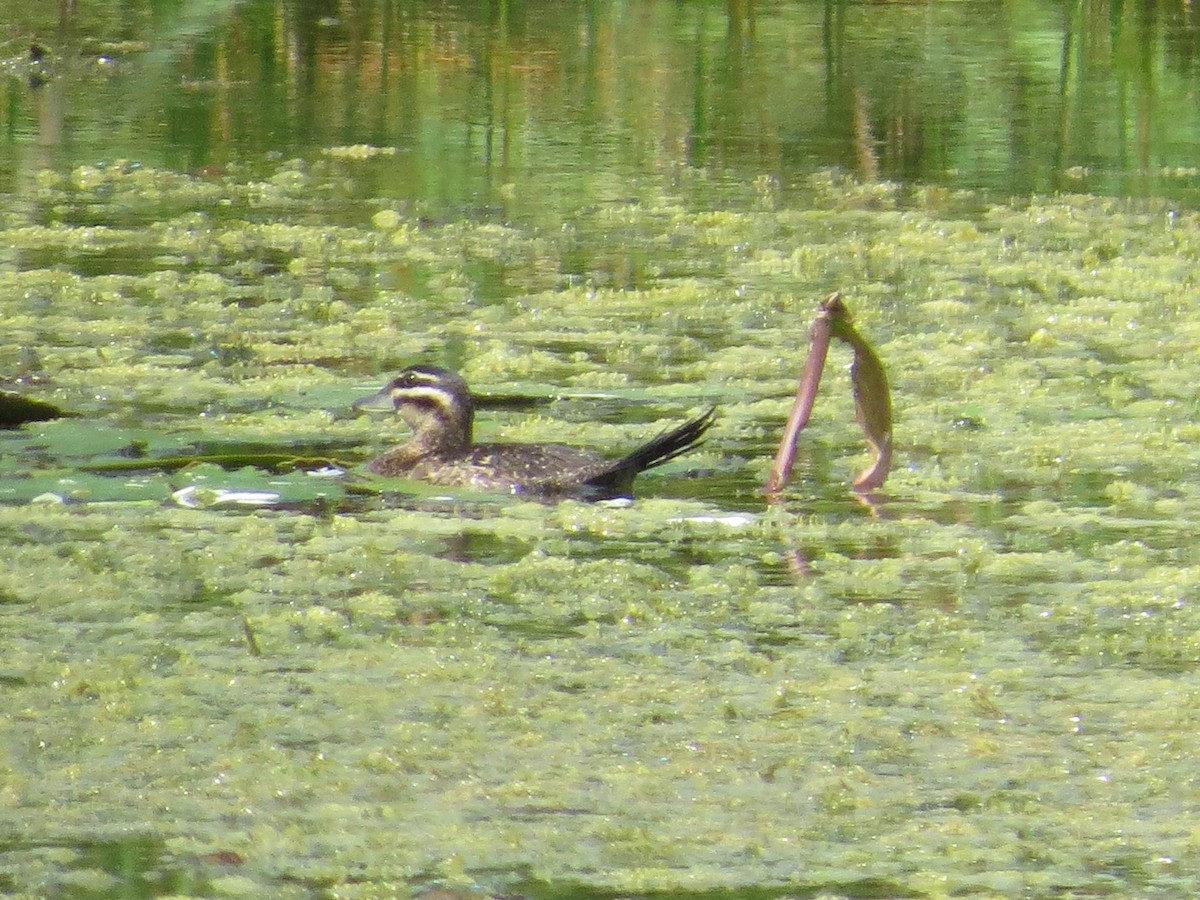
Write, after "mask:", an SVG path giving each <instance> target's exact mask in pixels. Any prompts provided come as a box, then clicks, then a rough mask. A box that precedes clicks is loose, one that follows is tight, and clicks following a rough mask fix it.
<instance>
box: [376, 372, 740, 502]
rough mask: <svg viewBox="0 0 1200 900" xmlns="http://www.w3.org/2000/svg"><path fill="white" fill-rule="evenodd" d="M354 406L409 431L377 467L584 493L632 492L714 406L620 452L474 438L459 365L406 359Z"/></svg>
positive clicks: (383, 471)
mask: <svg viewBox="0 0 1200 900" xmlns="http://www.w3.org/2000/svg"><path fill="white" fill-rule="evenodd" d="M353 407H354V409H355V410H356V411H359V412H382V411H387V412H397V413H399V414H400V417H401V418H402V419H403V420H404V422H405V423H406V424H407V425H408V426H409V428H411V429H412V432H413V434H412V437H411V438H410V439H409V440H408V442H407V443H404V444H401V445H399V446H397V447H393V448H392V449H390V450H388V451H387V452H385V453H384V454H383V455H382V456H379V457H377V458H375V459H373V460H371V461H370V462H369V463H367V465H366V470H367V471H368V472H371V473H373V474H375V475H381V476H384V477H387V478H406V479H412V480H415V481H424V482H427V483H429V484H437V485H446V486H463V487H470V488H475V489H478V490H484V491H500V492H505V493H511V494H527V495H533V496H535V497H539V498H567V497H573V498H578V499H583V500H616V499H624V498H629V499H632V497H633V480H634V478H636V477H637V475H638V474H640V473H641V472H644V471H646V470H647V469H652V468H654V467H655V466H661V465H662V464H663V463H666V462H669V461H671V460H673V459H675V458H676V457H677V456H680V455H682V454H684V453H687V452H688V451H690V450H693V449H695V448H696V447H697V446H699V444H700V443H701V442H702V439H703V437H704V435H705V433H706V432H707V431H708V429H709V428H710V427H712V424H713V422H714V420H715V418H716V407H715V406H714V407H709V409H708V410H707V411H705V412H703V413H701V414H700V415H698V416H696V417H695V418H693V419H689V420H688V421H686V422H684V423H683V424H682V425H679V426H677V427H675V428H672V429H670V430H669V431H665V432H663V433H662V434H660V435H658V436H657V437H654V438H651V439H650V440H649V441H647V442H646V443H644V444H642V445H640V446H639V447H636V448H635V449H633V450H631V451H630V452H629V453H626V454H625V455H624V456H622V457H620V458H618V459H609V458H606V457H604V456H602V455H600V454H598V453H595V452H593V451H591V450H586V449H583V448H580V447H572V446H568V445H566V444H541V443H538V444H532V443H483V444H477V443H475V441H474V422H475V404H474V401H473V399H472V395H471V389H470V387H469V386H468V385H467V382H466V381H465V380H464V379H463V377H462V376H461V375H459V374H458V373H457V372H454V371H452V370H450V369H443V368H440V367H438V366H432V365H414V366H409V367H408V368H406V369H404V370H403V371H402V372H400V374H398V375H397V376H396V377H395V378H393V379H392V380H391V381H389V382H388V383H387V384H386V385H384V387H383V389H382V390H381V391H379V392H378V393H377V394H373V395H371V396H369V397H363V398H361V399H359V400H356V401H355V402H354V404H353Z"/></svg>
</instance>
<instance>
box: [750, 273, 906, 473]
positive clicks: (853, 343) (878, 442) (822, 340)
mask: <svg viewBox="0 0 1200 900" xmlns="http://www.w3.org/2000/svg"><path fill="white" fill-rule="evenodd" d="M831 337H836V338H838V339H839V340H842V341H845V342H846V343H847V344H849V345H850V347H851V348H852V349H853V350H854V363H853V364H852V365H851V366H850V380H851V384H852V386H853V391H854V412H855V415H856V417H857V418H858V424H859V425H860V426H861V427H862V430H863V435H864V436H865V437H866V439H867V444H868V445H869V446H870V448H871V451H872V453H873V454H874V456H875V459H874V461H873V462H872V463H871V465H870V466H868V467H867V468H866V469H864V470H863V471H862V472H861V473H860V474H859V476H858V477H857V478H856V479H855V480H854V490H856V491H858V492H860V493H866V492H868V491H873V490H876V489H877V488H880V487H882V486H883V483H884V482H885V481H886V480H887V476H888V472H889V471H890V470H891V466H892V394H891V390H890V389H889V388H888V381H887V374H886V373H885V372H884V370H883V363H882V362H880V360H879V356H878V355H877V354H876V353H875V350H874V348H873V347H871V345H870V344H869V343H867V340H866V339H865V338H864V337H863V336H862V335H860V334H859V333H858V332H857V331H855V330H854V325H853V324H852V320H851V316H850V311H849V310H848V309H846V304H844V303H843V302H842V295H841V292H840V291H834V292H833V293H832V294H830V295H829V296H828V297H826V298H825V299H824V300H822V301H821V305H820V307H819V309H818V312H817V315H816V318H815V319H813V323H812V327H811V328H810V329H809V344H808V358H807V359H805V361H804V371H803V372H802V373H801V376H800V384H799V385H798V386H797V388H796V399H795V401H794V402H793V403H792V411H791V414H790V415H789V416H788V421H787V427H786V428H785V429H784V433H783V439H782V440H781V441H780V442H779V451H778V452H777V453H776V454H775V463H774V465H772V467H771V475H770V478H768V479H767V494H768V495H772V496H773V495H776V494H778V493H779V492H780V491H781V490H783V488H784V486H785V485H787V483H788V479H789V478H790V477H791V474H792V465H793V463H794V462H795V459H796V441H797V440H798V439H799V437H800V432H801V431H803V430H804V427H805V426H806V425H807V424H808V419H809V416H811V415H812V409H813V404H814V402H815V401H816V397H817V388H818V387H820V384H821V373H822V372H823V371H824V369H825V358H826V355H827V353H828V351H829V340H830V338H831Z"/></svg>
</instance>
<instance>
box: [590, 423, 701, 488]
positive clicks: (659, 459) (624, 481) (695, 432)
mask: <svg viewBox="0 0 1200 900" xmlns="http://www.w3.org/2000/svg"><path fill="white" fill-rule="evenodd" d="M716 417H717V408H716V407H715V406H710V407H709V408H708V411H707V412H705V413H703V414H701V415H699V416H697V417H696V418H694V419H692V420H690V421H688V422H684V423H683V424H682V425H680V426H679V427H678V428H672V429H671V430H670V431H664V432H663V433H662V434H660V435H659V436H658V437H656V438H654V439H653V440H650V441H647V442H646V443H644V444H642V446H640V447H638V448H637V449H636V450H634V451H633V452H632V453H629V454H627V455H625V456H623V457H621V458H620V459H618V460H614V461H613V463H612V464H611V465H609V466H608V468H606V469H605V470H604V471H602V472H599V473H598V474H596V475H593V476H592V477H591V478H589V479H587V481H585V482H584V483H583V488H584V496H585V497H586V498H587V499H589V500H611V499H613V498H616V497H632V496H633V479H634V478H635V477H636V476H637V474H638V473H639V472H644V471H646V469H653V468H654V467H655V466H661V465H662V464H663V463H666V462H670V461H671V460H673V459H674V458H675V457H677V456H679V455H681V454H683V453H687V452H688V451H689V450H693V449H695V448H696V447H698V446H699V445H700V444H701V442H702V441H701V439H702V438H703V437H704V432H706V431H708V429H709V428H711V427H712V424H713V422H714V421H716Z"/></svg>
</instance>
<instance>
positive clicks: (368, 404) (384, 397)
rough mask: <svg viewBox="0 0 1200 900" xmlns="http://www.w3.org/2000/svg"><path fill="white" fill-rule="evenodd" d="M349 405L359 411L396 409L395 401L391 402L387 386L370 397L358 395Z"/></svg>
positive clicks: (390, 410)
mask: <svg viewBox="0 0 1200 900" xmlns="http://www.w3.org/2000/svg"><path fill="white" fill-rule="evenodd" d="M351 407H352V408H353V409H355V410H358V411H359V412H393V411H394V410H395V409H396V405H395V403H393V402H392V392H391V391H390V390H389V389H388V388H384V389H383V390H382V391H380V392H379V393H378V394H372V395H371V396H370V397H360V398H359V399H357V400H355V401H354V403H352V404H351Z"/></svg>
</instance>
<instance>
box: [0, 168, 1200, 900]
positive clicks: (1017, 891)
mask: <svg viewBox="0 0 1200 900" xmlns="http://www.w3.org/2000/svg"><path fill="white" fill-rule="evenodd" d="M359 156H362V157H363V159H362V160H361V161H360V160H359V159H358V157H359ZM369 156H370V155H369V154H365V153H364V154H354V153H349V152H343V153H331V154H329V155H328V157H327V158H326V159H325V161H323V162H322V163H320V164H314V165H311V166H306V165H302V164H299V163H292V164H285V165H282V166H280V167H279V168H278V169H277V170H275V171H271V172H265V173H254V174H253V176H252V175H251V174H250V173H240V174H239V173H237V172H234V173H231V174H229V175H227V176H224V177H221V178H212V179H198V178H191V177H186V176H183V175H178V174H174V173H170V172H166V171H161V170H152V169H147V168H141V167H137V166H132V165H122V164H113V165H111V166H108V167H105V168H87V169H83V168H81V169H77V170H75V171H74V172H70V173H66V174H52V173H45V174H44V175H42V176H41V177H40V179H39V180H38V182H37V183H36V185H34V186H33V188H32V189H31V192H30V193H29V195H28V196H27V197H26V198H25V199H24V201H23V202H22V203H21V204H14V205H13V206H11V207H9V208H7V209H5V210H4V211H3V213H2V214H0V232H2V240H0V246H3V247H4V248H5V250H4V259H3V264H2V267H0V312H2V315H3V323H4V328H3V330H2V332H0V377H2V378H3V384H2V385H0V386H2V387H3V388H4V389H6V390H8V391H11V392H13V393H16V394H18V395H20V396H23V397H27V398H29V399H36V400H38V401H40V402H44V403H50V404H53V406H54V407H55V408H56V409H58V410H60V411H62V412H63V413H67V414H69V415H64V416H63V417H61V418H58V419H55V420H52V421H36V422H29V423H28V424H25V425H22V426H21V427H18V428H12V429H9V430H6V431H2V432H0V554H2V558H3V565H2V566H0V743H2V745H3V746H4V747H5V753H4V754H3V756H2V758H0V893H4V894H7V895H14V896H28V897H34V896H39V897H40V896H57V897H76V898H86V897H111V896H121V897H151V896H165V895H172V896H208V897H224V896H265V895H270V896H276V897H347V898H351V897H396V896H400V897H404V896H421V895H425V896H441V897H473V896H487V895H504V896H524V897H581V898H582V897H586V898H598V897H617V896H620V897H636V896H646V897H650V896H654V897H704V898H716V897H721V898H737V897H746V898H774V897H810V896H828V897H950V896H972V897H1012V896H1022V897H1033V898H1041V897H1047V898H1049V897H1075V896H1102V897H1103V896H1112V897H1123V896H1139V897H1179V896H1187V895H1191V894H1193V893H1196V891H1197V890H1198V889H1200V862H1198V861H1197V860H1198V859H1200V832H1198V831H1197V827H1196V822H1197V821H1200V815H1198V813H1200V790H1198V788H1197V780H1196V750H1195V745H1196V740H1195V735H1194V729H1195V722H1196V720H1197V717H1198V716H1200V678H1198V675H1197V667H1198V663H1200V612H1198V609H1197V605H1196V592H1197V587H1198V585H1200V548H1198V546H1197V538H1198V537H1200V488H1198V487H1197V483H1196V482H1197V478H1196V476H1197V473H1198V472H1200V451H1198V449H1197V447H1198V444H1200V426H1198V425H1197V424H1196V412H1197V400H1198V396H1200V361H1198V359H1197V355H1196V352H1195V348H1196V346H1197V343H1198V342H1200V309H1198V308H1197V302H1196V300H1197V284H1198V283H1200V218H1198V217H1197V216H1195V215H1193V214H1191V213H1185V212H1180V211H1178V210H1175V209H1171V208H1169V207H1167V206H1165V205H1163V206H1156V205H1154V204H1147V203H1141V204H1134V203H1126V202H1121V201H1115V200H1108V199H1099V198H1095V197H1087V196H1069V197H1068V196H1061V197H1033V198H1024V199H1022V200H1020V201H1018V202H1008V203H998V202H991V201H988V200H986V199H985V198H982V197H979V196H975V195H969V194H949V193H946V192H944V191H936V190H928V191H901V190H899V189H897V188H894V187H891V186H889V185H877V184H876V185H861V184H856V183H853V182H846V181H844V180H842V179H840V178H838V177H836V176H833V175H824V176H821V177H818V178H815V179H814V180H813V182H812V183H811V184H810V185H809V195H810V198H809V199H810V202H809V203H808V204H806V205H805V206H804V207H803V208H776V206H775V204H772V203H769V202H766V200H765V199H764V198H762V197H758V196H756V195H755V194H754V192H753V191H752V190H748V192H747V196H746V197H744V198H735V199H736V200H737V202H730V203H729V208H730V209H736V210H738V211H736V212H735V211H722V210H714V209H711V208H696V206H695V204H693V203H691V202H690V201H686V200H684V199H681V198H680V197H678V196H674V195H671V194H668V193H663V194H661V195H654V194H645V195H642V196H638V197H637V198H635V199H632V200H630V201H629V202H622V203H619V204H610V205H602V206H598V207H596V208H591V209H585V210H580V211H579V212H578V213H577V214H576V215H575V216H574V218H573V219H572V220H570V221H568V222H565V223H563V222H559V223H554V224H553V225H551V224H549V223H545V224H539V223H536V222H512V221H506V220H504V219H502V218H500V217H496V218H494V219H492V218H488V217H487V216H483V217H479V216H476V217H473V218H470V219H468V218H466V217H464V216H455V215H443V214H430V213H429V211H426V210H421V209H412V208H408V207H406V206H404V205H400V204H396V203H394V202H391V201H387V200H373V201H362V200H360V199H355V198H353V197H351V196H349V195H346V194H343V193H342V192H340V187H339V186H340V185H342V184H343V180H344V179H345V178H348V177H350V176H351V175H352V174H353V170H354V166H356V165H360V164H361V165H369V164H370V162H369ZM834 289H839V290H841V291H842V292H843V294H844V296H845V298H846V300H847V302H848V303H849V304H850V306H851V307H852V308H853V310H854V311H855V313H856V316H857V327H858V328H859V329H860V331H861V332H862V333H863V334H864V335H866V336H868V337H869V339H870V340H871V341H872V343H873V344H874V345H875V347H876V348H877V349H878V351H879V354H880V356H881V358H882V359H883V361H884V364H885V365H886V366H887V369H888V374H889V377H890V379H891V383H892V387H893V391H894V399H895V407H896V432H895V445H896V450H895V460H894V469H893V472H892V475H891V477H890V480H889V481H888V483H887V485H886V487H885V489H884V490H883V491H882V492H881V493H880V494H879V495H878V496H876V497H874V498H873V504H872V505H868V504H866V503H864V502H861V501H860V500H859V499H857V498H856V497H855V496H854V494H853V492H852V491H851V490H850V489H849V482H850V481H851V479H852V478H853V476H854V473H855V472H856V471H858V469H859V468H861V466H862V464H863V463H864V461H865V460H866V458H867V454H866V452H865V449H864V447H863V445H862V438H861V433H860V432H859V430H858V426H857V425H856V424H855V422H854V415H853V402H852V400H851V398H850V391H849V387H848V379H847V378H845V376H844V375H842V374H841V373H839V372H836V371H833V372H830V373H827V375H826V378H825V382H824V385H823V391H822V395H821V397H820V398H819V400H818V402H817V407H816V410H815V413H814V416H813V420H812V422H811V423H810V425H809V428H808V429H807V430H806V431H805V433H804V436H803V438H802V442H801V443H802V446H801V448H800V456H799V459H798V460H797V464H796V470H795V474H794V477H793V482H792V484H791V486H790V487H789V489H788V490H787V492H786V493H785V496H784V500H783V502H782V503H779V504H776V505H772V506H768V505H767V504H766V502H765V498H764V496H763V494H762V485H763V483H764V481H765V479H766V476H767V473H768V471H769V469H770V464H771V455H772V453H773V451H774V447H775V444H776V442H777V441H778V438H779V434H780V430H781V428H782V425H783V421H784V419H785V418H786V416H787V412H788V409H789V407H790V404H791V393H792V391H793V389H794V387H795V381H796V378H797V376H798V374H799V365H800V363H801V361H802V359H803V354H804V352H805V349H806V343H807V336H806V330H807V325H808V322H809V320H810V318H811V316H812V313H813V310H814V308H815V305H816V303H817V301H818V300H819V299H820V298H821V297H823V296H825V295H826V294H827V293H829V292H830V291H831V290H834ZM830 359H831V361H832V362H833V363H835V364H840V363H844V362H847V361H848V359H847V357H846V354H845V353H844V352H843V351H842V350H840V349H839V348H837V347H835V348H834V349H833V350H832V351H831V354H830ZM420 361H425V362H437V363H440V364H443V365H452V366H454V367H456V368H458V369H460V370H461V371H462V372H463V373H464V375H465V376H466V377H467V378H468V380H469V381H470V382H471V383H472V384H473V386H475V388H476V390H477V391H478V392H479V394H480V399H481V407H482V408H481V411H480V413H479V415H478V430H479V432H480V436H481V437H482V438H484V439H492V438H501V439H506V440H521V441H551V440H553V441H562V442H567V443H575V444H581V445H585V446H589V447H593V448H595V449H597V450H600V451H603V452H608V453H612V454H613V455H617V454H619V453H620V452H622V451H623V449H625V448H627V447H629V446H631V445H632V444H634V443H636V442H637V441H639V440H643V439H645V438H646V437H648V436H650V435H652V434H655V433H657V432H658V431H660V430H661V429H662V428H663V427H665V426H666V425H667V424H670V423H672V422H675V421H678V420H680V419H681V418H682V417H683V416H685V415H687V414H688V413H689V412H693V411H696V410H698V409H699V408H701V407H703V406H705V405H707V404H710V403H716V404H717V405H718V407H719V415H720V418H719V420H718V423H717V425H716V427H715V428H714V429H713V431H712V432H711V434H710V436H709V438H708V440H707V442H706V443H705V445H704V447H703V448H701V449H700V450H699V451H698V452H696V453H694V454H691V455H689V456H687V457H684V458H681V459H679V460H676V461H674V462H672V463H671V464H670V465H669V466H667V467H664V468H663V469H662V470H656V471H655V472H653V473H647V474H646V475H644V476H643V477H642V478H640V479H639V481H638V489H639V491H640V499H638V500H637V501H636V502H635V503H633V504H632V505H627V506H618V507H612V506H592V505H586V504H580V503H574V502H567V503H562V504H559V505H543V504H535V503H528V502H522V501H521V500H520V499H519V498H512V497H489V496H487V495H478V496H472V495H456V496H450V497H447V496H444V495H441V494H439V493H438V492H435V491H429V490H421V489H419V488H416V487H414V486H404V485H394V484H393V485H386V486H384V487H380V485H378V484H377V483H376V482H374V481H372V480H371V479H369V478H367V477H365V476H364V475H363V474H362V473H361V468H360V465H361V462H362V461H363V460H365V459H366V458H368V457H369V456H371V455H372V454H373V453H376V452H378V451H379V450H380V449H381V448H382V447H385V446H388V445H389V444H390V443H393V442H395V441H397V440H399V439H401V438H402V436H403V427H402V426H401V425H400V424H399V423H396V422H389V421H387V420H386V419H385V420H382V421H380V420H377V419H369V418H364V417H358V416H354V415H352V414H351V412H350V403H351V401H352V400H353V399H354V398H356V397H358V396H361V395H362V394H363V393H365V392H367V391H369V390H373V389H375V388H377V387H378V386H379V385H380V384H382V383H383V380H384V379H385V378H386V377H387V376H388V375H389V374H391V372H393V371H394V370H396V369H398V368H400V367H402V366H403V365H406V364H409V363H412V362H420ZM385 488H386V489H385Z"/></svg>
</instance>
